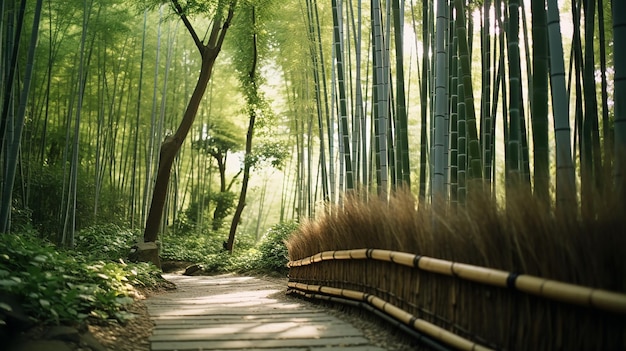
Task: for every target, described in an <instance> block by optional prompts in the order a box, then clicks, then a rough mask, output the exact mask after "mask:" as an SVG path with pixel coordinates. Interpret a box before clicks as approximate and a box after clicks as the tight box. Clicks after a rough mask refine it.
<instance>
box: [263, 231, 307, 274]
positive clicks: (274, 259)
mask: <svg viewBox="0 0 626 351" xmlns="http://www.w3.org/2000/svg"><path fill="white" fill-rule="evenodd" d="M296 229H298V224H297V223H296V222H284V223H279V224H276V225H275V226H273V227H272V228H270V229H269V230H268V231H267V233H265V235H263V238H261V241H260V243H259V245H258V250H259V252H260V257H259V261H258V263H257V267H258V268H259V269H260V270H263V271H270V272H280V273H287V267H286V264H287V262H288V261H289V258H288V257H289V254H288V252H287V246H286V245H285V242H286V240H287V239H288V238H289V236H290V235H291V233H293V232H294V231H295V230H296Z"/></svg>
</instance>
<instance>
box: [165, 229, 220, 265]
mask: <svg viewBox="0 0 626 351" xmlns="http://www.w3.org/2000/svg"><path fill="white" fill-rule="evenodd" d="M221 250H222V241H221V240H220V239H218V238H216V237H213V236H207V235H200V236H199V235H189V234H186V235H165V236H163V237H162V239H161V253H160V255H161V259H163V260H172V261H188V262H203V261H204V259H205V257H207V256H208V255H212V254H215V253H218V252H220V251H221Z"/></svg>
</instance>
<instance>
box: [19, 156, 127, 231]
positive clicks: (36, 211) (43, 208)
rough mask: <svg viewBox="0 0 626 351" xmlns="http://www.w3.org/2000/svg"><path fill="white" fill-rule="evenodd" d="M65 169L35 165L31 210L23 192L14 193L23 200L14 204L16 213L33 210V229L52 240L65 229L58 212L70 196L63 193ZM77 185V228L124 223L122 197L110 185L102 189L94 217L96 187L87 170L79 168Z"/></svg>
mask: <svg viewBox="0 0 626 351" xmlns="http://www.w3.org/2000/svg"><path fill="white" fill-rule="evenodd" d="M63 172H64V170H63V167H62V166H61V165H50V166H48V165H46V166H43V167H33V171H32V173H31V175H30V181H29V182H28V184H29V187H30V189H29V191H28V194H29V199H27V200H28V201H27V203H28V209H24V207H25V206H24V205H23V203H24V201H23V199H21V194H20V193H19V192H15V193H14V198H18V199H20V202H19V203H20V204H19V205H16V206H14V209H13V213H14V214H16V213H19V212H23V211H27V212H30V213H31V214H32V215H31V219H32V226H33V228H34V229H36V230H37V231H38V232H40V233H41V234H42V235H44V236H45V237H49V238H50V239H51V240H54V238H55V236H56V235H57V234H58V233H60V232H61V231H62V228H63V224H62V221H61V218H62V216H60V215H59V213H64V212H63V211H65V207H64V205H63V199H66V198H67V197H66V196H65V197H64V196H63V192H64V190H63V183H64V181H63V174H64V173H63ZM77 186H78V189H80V191H78V193H77V198H76V228H77V229H78V230H81V229H82V228H85V227H88V226H90V225H93V224H94V223H97V222H106V223H117V224H122V223H123V222H124V221H123V219H122V218H123V217H124V206H123V203H122V198H120V196H119V195H118V194H117V192H115V191H114V190H113V189H112V188H111V187H110V186H106V185H104V186H103V188H102V189H101V191H100V196H99V203H98V214H97V217H95V216H94V206H95V203H94V199H95V198H96V193H95V192H96V189H95V185H94V182H93V176H92V175H90V174H87V172H86V170H84V169H79V175H78V185H77ZM42 194H45V196H42Z"/></svg>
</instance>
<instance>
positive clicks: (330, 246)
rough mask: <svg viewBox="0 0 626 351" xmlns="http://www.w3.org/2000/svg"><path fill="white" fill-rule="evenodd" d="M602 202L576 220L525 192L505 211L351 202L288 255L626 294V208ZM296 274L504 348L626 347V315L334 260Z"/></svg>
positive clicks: (301, 234) (305, 229)
mask: <svg viewBox="0 0 626 351" xmlns="http://www.w3.org/2000/svg"><path fill="white" fill-rule="evenodd" d="M599 200H601V201H596V202H595V205H596V211H595V213H594V214H593V215H587V216H585V217H584V218H583V217H581V216H578V217H575V218H573V217H566V216H559V215H555V214H554V213H553V211H551V210H550V209H549V208H547V207H546V206H544V205H542V204H541V203H539V202H538V201H536V200H535V199H533V198H532V197H530V196H524V195H518V196H516V198H515V200H514V201H508V202H507V205H506V206H507V209H506V210H505V209H503V208H502V206H499V205H498V204H497V203H495V201H492V200H491V198H490V197H487V196H475V197H473V198H472V199H470V200H468V204H467V206H466V207H464V208H460V207H457V208H453V207H451V206H419V208H418V206H417V204H416V201H415V199H414V198H413V197H412V196H410V195H407V194H397V195H395V196H394V197H392V198H391V199H390V200H389V202H385V201H380V200H369V201H368V202H365V201H362V200H361V199H360V197H359V196H352V197H350V198H348V199H346V201H345V203H344V206H343V208H333V209H331V211H329V212H330V213H329V214H326V215H324V216H322V217H321V218H318V219H317V220H313V221H308V222H306V223H303V224H302V225H301V227H300V228H299V231H298V232H297V234H296V235H294V236H292V237H291V239H290V240H289V242H288V248H289V253H290V257H291V259H292V260H297V259H300V258H304V257H307V256H310V255H314V254H316V253H318V252H321V251H328V250H345V249H360V248H376V249H387V250H396V251H403V252H410V253H415V254H420V255H425V256H430V257H436V258H441V259H446V260H450V261H456V262H463V263H469V264H473V265H479V266H484V267H489V268H495V269H501V270H505V271H509V272H518V273H524V274H530V275H535V276H539V277H543V278H548V279H554V280H559V281H563V282H568V283H573V284H578V285H583V286H587V287H593V288H602V289H606V290H611V291H617V292H626V259H625V258H624V255H625V254H626V211H624V207H623V206H622V205H621V203H620V202H618V201H609V200H607V199H599ZM616 204H619V205H616ZM435 207H436V208H435ZM290 276H291V277H292V279H294V280H299V281H304V282H310V283H319V282H324V283H325V284H326V285H329V286H334V287H340V288H349V289H356V290H360V291H364V292H368V293H372V294H376V295H378V296H380V297H381V298H384V299H387V300H388V301H389V302H392V303H394V304H397V305H398V306H400V307H402V308H403V309H405V310H406V311H408V312H410V313H413V314H415V315H417V316H419V317H421V318H424V319H427V320H429V321H432V322H434V323H437V324H439V325H441V326H443V327H446V328H448V329H449V330H451V331H454V332H456V333H459V334H461V335H463V336H466V337H468V338H471V339H474V340H475V341H481V342H483V343H486V344H490V345H492V346H495V347H497V348H504V349H514V350H519V349H567V350H569V349H626V318H624V316H619V315H614V314H611V313H607V312H598V311H593V310H590V309H586V308H582V307H575V306H571V305H567V304H562V303H557V302H550V301H545V300H543V299H541V298H538V297H533V296H527V295H525V294H522V293H519V292H515V291H512V290H507V289H500V288H493V287H487V286H481V285H478V284H474V283H470V282H465V281H460V280H459V279H455V278H452V277H443V276H437V275H434V274H430V273H424V272H419V271H417V270H414V269H410V268H405V267H398V266H395V265H393V264H386V263H375V262H371V261H360V262H359V261H354V262H332V261H330V262H322V263H320V264H317V265H313V266H309V267H299V268H292V269H291V272H290Z"/></svg>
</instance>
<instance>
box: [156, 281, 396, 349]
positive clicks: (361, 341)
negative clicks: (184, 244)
mask: <svg viewBox="0 0 626 351" xmlns="http://www.w3.org/2000/svg"><path fill="white" fill-rule="evenodd" d="M164 277H165V278H166V279H167V280H169V281H171V282H173V283H175V284H176V285H177V287H178V289H176V290H175V291H173V292H169V293H165V294H161V295H157V296H153V297H150V298H149V299H147V300H146V301H145V303H146V305H147V307H148V311H149V313H150V315H151V316H152V320H153V321H154V323H155V328H154V330H153V332H152V336H151V337H150V344H151V349H152V350H153V351H157V350H178V351H183V350H246V351H251V350H276V351H291V350H293V351H302V350H310V351H331V350H336V351H357V350H358V351H384V350H383V349H381V348H379V347H376V346H372V345H371V344H369V342H368V340H367V339H366V338H365V337H363V334H362V333H361V332H360V331H359V330H357V329H355V328H354V327H353V326H351V325H350V324H348V323H346V322H343V321H341V320H339V319H337V318H336V317H334V316H331V315H329V314H327V313H325V312H324V311H323V310H322V309H317V308H311V307H307V306H306V304H305V303H303V302H301V301H298V300H297V299H289V298H285V297H284V296H283V295H284V294H285V289H286V287H285V286H284V285H283V284H279V283H276V282H272V281H267V280H262V279H259V278H253V277H239V276H234V275H219V276H195V277H188V276H183V275H174V274H165V275H164Z"/></svg>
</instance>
